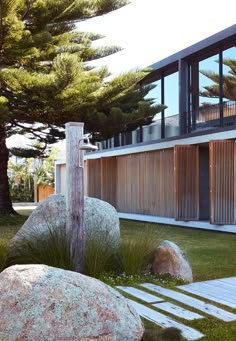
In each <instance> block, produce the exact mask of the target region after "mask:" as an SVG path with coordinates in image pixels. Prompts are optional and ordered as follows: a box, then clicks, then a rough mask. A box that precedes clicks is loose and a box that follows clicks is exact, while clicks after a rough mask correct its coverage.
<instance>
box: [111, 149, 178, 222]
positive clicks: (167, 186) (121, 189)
mask: <svg viewBox="0 0 236 341" xmlns="http://www.w3.org/2000/svg"><path fill="white" fill-rule="evenodd" d="M174 200H175V198H174V150H173V148H170V149H165V150H161V151H160V150H158V151H153V152H145V153H137V154H130V155H125V156H119V157H117V209H118V211H119V212H127V213H137V214H149V215H159V216H164V217H174Z"/></svg>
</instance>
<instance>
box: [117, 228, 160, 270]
mask: <svg viewBox="0 0 236 341" xmlns="http://www.w3.org/2000/svg"><path fill="white" fill-rule="evenodd" d="M159 242H160V236H159V235H158V234H157V233H156V231H154V230H153V229H149V228H148V227H146V228H145V229H144V230H143V231H141V232H139V233H137V234H136V235H135V236H133V237H132V236H130V237H129V238H123V239H122V240H121V247H120V255H121V261H122V270H123V272H124V273H126V274H130V275H137V274H141V273H142V271H148V265H149V264H148V263H149V261H150V259H151V255H152V253H153V251H154V249H155V247H157V245H158V243H159Z"/></svg>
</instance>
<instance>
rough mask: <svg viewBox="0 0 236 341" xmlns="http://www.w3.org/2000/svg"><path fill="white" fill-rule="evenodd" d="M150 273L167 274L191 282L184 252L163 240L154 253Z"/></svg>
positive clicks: (189, 266) (191, 275) (190, 269)
mask: <svg viewBox="0 0 236 341" xmlns="http://www.w3.org/2000/svg"><path fill="white" fill-rule="evenodd" d="M150 271H151V272H153V273H158V274H165V273H169V274H171V275H172V276H174V277H177V278H180V279H183V280H184V281H186V282H192V281H193V273H192V268H191V265H190V263H189V260H188V259H187V257H186V255H185V254H184V252H183V251H182V250H181V249H180V248H179V246H178V245H176V244H174V243H173V242H170V241H168V240H163V241H162V242H161V243H160V245H159V246H158V247H157V248H156V250H155V251H154V257H153V262H152V264H151V266H150Z"/></svg>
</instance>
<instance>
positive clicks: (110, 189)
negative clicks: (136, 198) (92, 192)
mask: <svg viewBox="0 0 236 341" xmlns="http://www.w3.org/2000/svg"><path fill="white" fill-rule="evenodd" d="M100 160H101V199H102V200H104V201H107V202H109V204H111V205H112V206H115V207H116V183H117V170H116V157H102V158H101V159H100Z"/></svg>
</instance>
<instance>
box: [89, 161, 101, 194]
mask: <svg viewBox="0 0 236 341" xmlns="http://www.w3.org/2000/svg"><path fill="white" fill-rule="evenodd" d="M86 167H87V191H88V195H89V196H90V197H94V198H98V199H101V159H91V160H86Z"/></svg>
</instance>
